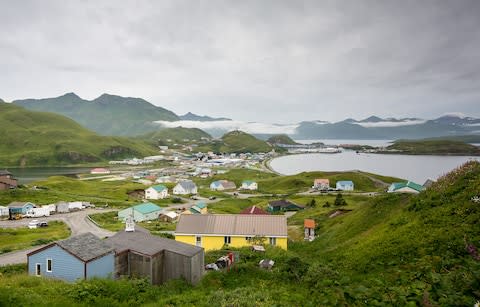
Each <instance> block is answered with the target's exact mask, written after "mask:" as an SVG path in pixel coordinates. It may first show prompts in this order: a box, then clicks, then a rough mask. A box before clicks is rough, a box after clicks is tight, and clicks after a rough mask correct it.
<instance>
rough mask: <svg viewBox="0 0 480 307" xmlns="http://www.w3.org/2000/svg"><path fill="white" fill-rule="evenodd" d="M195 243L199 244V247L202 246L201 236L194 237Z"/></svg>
mask: <svg viewBox="0 0 480 307" xmlns="http://www.w3.org/2000/svg"><path fill="white" fill-rule="evenodd" d="M195 245H197V246H200V247H201V246H202V237H200V236H196V237H195Z"/></svg>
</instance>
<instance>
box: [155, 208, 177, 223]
mask: <svg viewBox="0 0 480 307" xmlns="http://www.w3.org/2000/svg"><path fill="white" fill-rule="evenodd" d="M177 218H178V214H177V213H176V212H173V211H166V212H162V213H161V214H160V215H159V216H158V219H159V220H160V221H162V222H169V223H172V222H174V221H175V220H176V219H177Z"/></svg>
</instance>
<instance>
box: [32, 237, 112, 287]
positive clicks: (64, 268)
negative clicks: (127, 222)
mask: <svg viewBox="0 0 480 307" xmlns="http://www.w3.org/2000/svg"><path fill="white" fill-rule="evenodd" d="M27 267H28V274H29V275H33V276H44V277H51V278H56V279H62V280H65V281H71V282H73V281H76V280H78V279H88V278H93V277H99V278H111V277H112V276H113V273H114V269H115V251H114V248H113V247H112V246H110V245H109V244H107V243H106V242H104V241H103V240H101V239H99V238H97V237H96V236H95V235H93V234H92V233H90V232H88V233H84V234H81V235H78V236H75V237H71V238H69V239H67V240H63V241H58V242H54V243H51V244H49V245H47V246H44V247H42V248H39V249H37V250H35V251H33V252H31V253H29V254H27Z"/></svg>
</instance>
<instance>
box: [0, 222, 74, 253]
mask: <svg viewBox="0 0 480 307" xmlns="http://www.w3.org/2000/svg"><path fill="white" fill-rule="evenodd" d="M69 235H70V229H69V228H68V227H67V225H65V223H63V222H59V221H53V222H49V223H48V227H40V228H35V229H29V228H28V227H27V226H25V227H22V228H0V254H2V253H7V252H10V251H14V250H20V249H26V248H29V247H32V246H37V245H42V244H46V243H49V242H53V241H57V240H60V239H64V238H66V237H68V236H69Z"/></svg>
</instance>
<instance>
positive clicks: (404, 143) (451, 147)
mask: <svg viewBox="0 0 480 307" xmlns="http://www.w3.org/2000/svg"><path fill="white" fill-rule="evenodd" d="M387 149H395V150H400V151H402V152H403V153H407V154H416V155H421V154H445V155H480V148H478V147H476V146H474V145H471V144H467V143H464V142H461V141H454V140H442V139H437V140H398V141H395V142H394V143H393V144H392V145H390V146H388V147H387Z"/></svg>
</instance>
